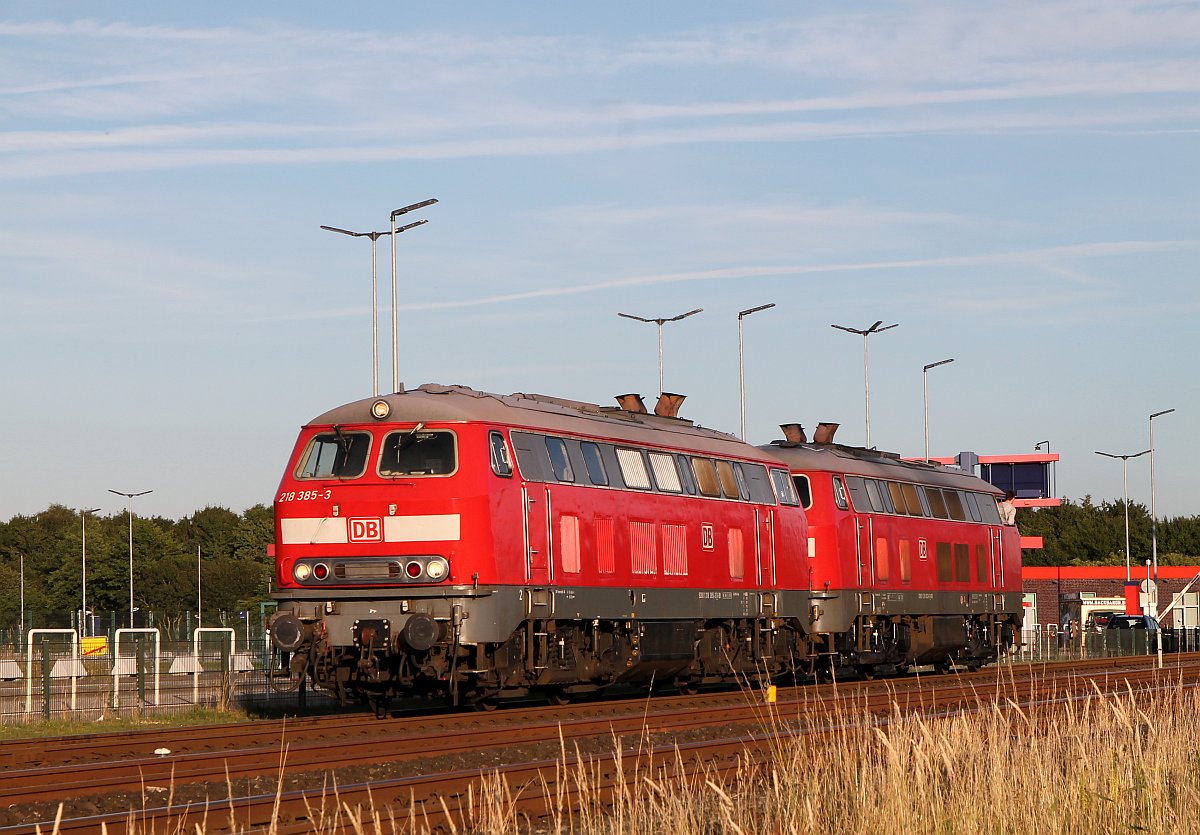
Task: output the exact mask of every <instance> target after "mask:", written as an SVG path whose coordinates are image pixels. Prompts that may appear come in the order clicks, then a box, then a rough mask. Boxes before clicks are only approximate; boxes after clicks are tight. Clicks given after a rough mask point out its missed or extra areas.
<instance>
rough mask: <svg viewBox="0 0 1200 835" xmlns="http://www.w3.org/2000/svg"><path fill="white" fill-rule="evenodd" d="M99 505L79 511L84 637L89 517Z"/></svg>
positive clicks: (85, 629) (84, 627)
mask: <svg viewBox="0 0 1200 835" xmlns="http://www.w3.org/2000/svg"><path fill="white" fill-rule="evenodd" d="M99 509H100V508H98V507H89V508H81V509H80V511H79V539H80V543H81V544H80V553H79V575H80V580H81V582H80V586H81V587H82V590H83V595H82V597H83V608H82V609H80V610H79V618H80V620H79V634H80V635H82V636H83V637H85V638H86V637H87V636H88V632H89V631H90V630H89V629H88V607H87V518H88V516H90V515H91V514H93V513H95V512H96V511H98V510H99Z"/></svg>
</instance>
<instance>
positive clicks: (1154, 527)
mask: <svg viewBox="0 0 1200 835" xmlns="http://www.w3.org/2000/svg"><path fill="white" fill-rule="evenodd" d="M1173 411H1175V410H1174V409H1163V410H1162V411H1161V412H1155V413H1154V414H1152V415H1150V559H1151V560H1153V562H1154V579H1155V580H1157V579H1158V515H1157V514H1156V513H1155V509H1154V419H1155V418H1156V417H1162V416H1163V415H1169V414H1171V412H1173Z"/></svg>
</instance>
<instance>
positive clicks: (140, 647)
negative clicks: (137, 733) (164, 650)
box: [134, 635, 146, 716]
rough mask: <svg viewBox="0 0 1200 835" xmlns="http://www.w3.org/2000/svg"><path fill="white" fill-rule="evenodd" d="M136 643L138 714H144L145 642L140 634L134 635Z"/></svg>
mask: <svg viewBox="0 0 1200 835" xmlns="http://www.w3.org/2000/svg"><path fill="white" fill-rule="evenodd" d="M134 644H136V645H137V687H138V714H139V715H141V716H145V715H146V644H145V642H144V641H143V640H142V636H141V635H137V636H135V637H134Z"/></svg>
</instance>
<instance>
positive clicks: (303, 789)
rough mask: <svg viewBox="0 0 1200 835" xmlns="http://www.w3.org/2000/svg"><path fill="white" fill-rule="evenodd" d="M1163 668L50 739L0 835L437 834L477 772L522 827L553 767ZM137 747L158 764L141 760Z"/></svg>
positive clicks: (1178, 676) (9, 800)
mask: <svg viewBox="0 0 1200 835" xmlns="http://www.w3.org/2000/svg"><path fill="white" fill-rule="evenodd" d="M1172 661H1173V662H1174V663H1172V664H1171V665H1170V666H1168V667H1167V668H1166V669H1164V670H1162V671H1158V670H1155V669H1153V666H1152V662H1151V659H1147V658H1143V657H1136V658H1113V659H1097V660H1093V661H1086V662H1075V663H1072V664H1058V665H1045V666H1039V667H1004V668H1000V669H998V670H985V671H981V672H977V673H970V674H962V675H950V676H922V677H907V678H902V679H892V680H888V681H878V682H861V681H856V682H846V683H835V684H832V685H823V686H820V687H811V686H808V687H799V688H786V689H783V690H781V691H780V693H779V700H778V702H777V703H776V704H775V705H773V706H771V707H770V708H769V709H768V708H767V707H766V706H764V705H763V704H762V703H761V701H760V700H759V696H760V694H757V693H714V694H705V695H702V696H671V697H660V698H655V699H652V700H632V699H630V700H622V701H613V702H593V703H585V704H583V705H576V706H572V707H570V708H568V709H563V708H554V709H550V708H544V707H538V708H518V709H513V710H504V711H498V712H495V713H472V714H461V713H460V714H439V715H436V716H432V717H431V716H428V715H426V716H412V717H400V718H397V719H393V720H388V721H384V722H379V721H377V720H374V719H368V718H366V717H359V716H351V717H346V716H342V717H325V718H321V719H302V720H295V721H291V720H289V721H278V722H264V723H253V724H251V725H216V726H203V727H199V728H193V729H187V732H186V733H183V729H173V730H154V731H142V732H136V733H134V734H123V735H116V736H117V737H118V738H116V739H114V738H112V737H113V736H114V735H91V736H85V737H64V738H56V739H51V740H43V741H37V742H36V743H35V745H36V746H39V747H40V754H37V755H35V754H33V753H31V752H30V750H29V748H30V746H29V745H22V744H20V743H11V742H10V743H5V744H3V745H0V764H3V765H4V766H5V767H6V769H7V773H6V776H5V778H4V780H3V781H2V782H0V798H2V799H3V804H0V807H8V812H7V816H6V818H5V819H7V820H8V821H9V823H10V824H11V825H10V826H5V827H3V828H0V833H10V832H32V831H34V824H36V823H41V824H42V828H43V831H47V824H48V823H50V822H52V821H53V818H54V815H55V811H54V810H55V807H56V806H57V804H58V803H60V802H62V803H65V804H69V808H70V809H71V810H72V811H71V813H70V815H69V817H68V819H64V820H63V821H62V822H61V823H60V825H59V828H58V831H59V832H83V831H97V830H98V829H99V827H100V824H101V823H104V825H105V826H106V827H107V829H108V831H109V832H111V833H118V832H124V831H130V830H129V821H130V817H129V815H130V813H129V810H131V809H132V810H136V820H137V826H138V827H139V828H138V830H137V831H140V832H158V831H164V832H165V831H168V829H169V830H171V831H192V830H193V828H194V823H195V822H197V821H199V820H201V819H204V820H205V821H206V831H207V832H223V831H230V830H231V829H233V828H240V829H243V830H244V829H251V830H252V829H253V828H255V827H257V826H261V825H263V821H264V818H263V816H264V815H267V816H268V817H267V818H265V820H266V821H270V820H274V821H275V822H276V823H275V825H276V830H275V831H277V832H281V833H282V832H291V831H296V832H300V831H305V832H311V831H312V826H313V816H314V814H315V815H318V816H319V815H320V814H322V813H321V811H320V807H321V801H320V800H316V801H314V797H318V798H319V797H320V796H321V795H322V792H323V790H325V789H327V788H328V787H329V786H331V785H333V784H334V783H336V785H337V798H338V801H339V802H340V803H343V804H348V805H349V806H350V807H351V808H353V806H354V805H355V804H359V803H366V802H367V801H366V798H367V796H368V794H369V796H370V803H371V804H373V805H374V806H375V807H376V808H379V807H380V806H381V805H384V806H393V805H395V804H399V805H400V807H402V808H403V809H405V810H407V811H406V812H405V813H404V816H405V817H407V815H409V814H412V815H417V816H419V817H423V818H427V819H428V820H429V821H430V822H431V823H432V822H434V821H438V820H440V821H442V822H443V824H444V823H445V822H446V820H447V817H446V816H449V819H457V820H462V819H463V816H465V815H466V814H467V811H468V810H467V809H466V808H465V805H464V804H466V803H467V794H468V793H467V790H466V786H467V785H469V784H471V783H472V782H476V783H477V782H478V781H479V779H480V772H481V771H496V772H498V773H500V774H502V775H503V776H504V779H505V780H506V781H507V782H508V784H509V785H510V786H518V785H519V786H533V787H539V788H538V790H537V791H528V792H525V793H522V800H521V803H522V804H525V803H528V804H529V805H528V808H522V813H523V814H527V815H529V816H531V818H536V817H538V816H541V815H544V814H547V813H548V808H546V806H545V803H544V801H542V802H541V805H539V801H538V800H537V798H538V797H543V796H544V795H545V794H546V792H547V791H551V789H553V790H555V791H561V790H563V789H562V787H561V786H559V785H558V783H557V781H558V779H559V777H558V776H556V775H558V774H559V772H560V770H561V769H562V768H563V767H564V765H566V766H568V767H570V768H578V767H583V766H586V767H587V768H589V769H592V770H593V771H595V773H596V775H597V779H598V780H601V781H602V782H601V783H598V785H609V782H607V781H611V785H613V786H615V785H617V784H618V783H619V781H620V780H621V779H623V777H622V775H621V773H620V769H619V768H617V766H616V763H617V762H618V760H623V761H625V762H629V761H630V758H634V759H636V761H637V762H638V763H640V764H641V766H642V767H646V766H653V765H654V764H655V763H656V762H658V761H659V760H660V759H661V758H662V757H668V756H669V757H671V758H679V757H681V756H682V757H683V758H684V759H685V760H687V758H688V757H693V756H694V757H695V758H696V761H697V762H701V761H702V762H704V763H705V764H706V766H705V767H706V768H710V769H717V770H718V771H719V770H720V768H723V767H724V766H722V763H737V762H740V758H741V757H743V756H745V755H746V754H747V753H750V754H754V753H755V752H761V750H764V746H766V747H769V746H770V744H771V743H772V741H774V742H775V743H776V744H777V741H778V738H779V736H780V735H781V734H782V735H788V734H796V733H810V732H814V731H819V730H820V729H821V728H822V727H824V726H825V725H827V724H828V719H829V717H831V716H841V717H843V718H844V716H845V715H846V714H847V713H848V712H849V711H850V710H851V709H852V710H853V711H854V712H856V713H862V712H867V713H872V714H876V715H879V716H884V715H888V714H893V713H895V712H896V711H899V712H900V713H901V714H928V713H931V712H936V711H941V712H945V711H949V710H963V709H975V708H977V707H979V706H982V705H987V704H991V703H994V702H1000V703H1005V702H1008V701H1011V702H1013V703H1015V704H1033V703H1038V702H1045V701H1047V700H1050V699H1068V698H1071V697H1077V696H1079V695H1083V694H1094V693H1095V692H1096V689H1097V688H1099V689H1100V690H1101V691H1102V692H1125V691H1126V690H1127V688H1129V687H1134V688H1149V687H1155V686H1175V685H1176V684H1178V683H1179V682H1184V683H1186V684H1188V685H1194V684H1195V683H1196V682H1200V654H1193V655H1184V656H1178V657H1176V658H1174V659H1172ZM368 743H369V744H368ZM172 745H174V746H175V747H173V748H172V747H171V746H172ZM151 746H154V748H159V749H162V748H171V753H170V754H167V755H154V754H153V753H151V754H150V755H147V754H146V753H145V752H146V751H147V750H149V751H150V752H153V750H154V748H151ZM577 749H578V754H576V751H577ZM131 753H132V754H133V756H130V754H131ZM618 753H619V754H620V757H618V756H617V754H618ZM35 756H36V757H37V759H36V763H37V765H32V764H31V758H33V757H35ZM382 763H386V764H387V765H386V766H384V765H381V764H382ZM406 763H407V764H408V765H407V767H405V765H404V764H406ZM730 767H732V766H730ZM614 769H615V770H614ZM543 789H544V790H543ZM230 795H233V796H232V797H230ZM526 795H528V796H526ZM168 797H170V798H171V801H170V802H167V798H168ZM16 817H19V818H20V820H19V821H18V820H14V818H16ZM51 825H52V824H51ZM180 825H184V826H182V828H177V827H179V826H180ZM289 827H296V828H294V829H293V828H289Z"/></svg>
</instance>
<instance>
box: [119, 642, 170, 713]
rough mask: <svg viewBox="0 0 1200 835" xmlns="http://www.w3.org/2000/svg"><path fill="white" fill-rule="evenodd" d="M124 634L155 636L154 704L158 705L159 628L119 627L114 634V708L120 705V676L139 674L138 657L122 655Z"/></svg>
mask: <svg viewBox="0 0 1200 835" xmlns="http://www.w3.org/2000/svg"><path fill="white" fill-rule="evenodd" d="M122 635H152V636H154V706H155V707H157V706H158V669H159V647H160V644H159V640H160V638H159V634H158V630H157V629H129V628H125V629H118V630H117V631H116V632H115V633H114V634H113V674H112V675H113V708H114V709H116V708H117V707H120V703H119V702H120V693H121V686H120V680H119V678H120V676H122V675H127V676H131V675H136V674H137V657H136V656H133V655H129V656H126V657H125V658H122V657H121V636H122Z"/></svg>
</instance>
